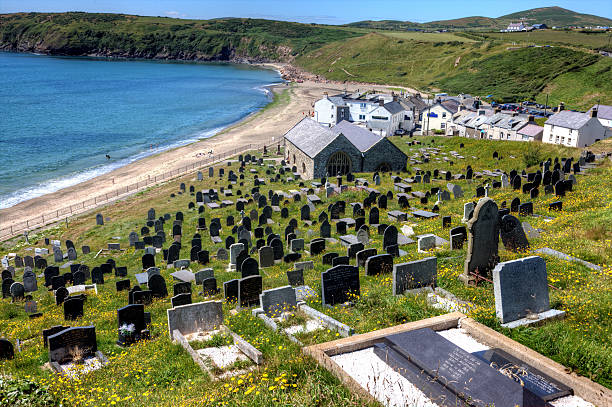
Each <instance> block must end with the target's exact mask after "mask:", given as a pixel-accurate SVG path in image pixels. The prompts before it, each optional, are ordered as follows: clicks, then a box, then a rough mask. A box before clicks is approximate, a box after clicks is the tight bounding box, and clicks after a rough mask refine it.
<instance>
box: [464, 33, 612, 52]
mask: <svg viewBox="0 0 612 407" xmlns="http://www.w3.org/2000/svg"><path fill="white" fill-rule="evenodd" d="M472 35H474V36H477V37H480V38H482V39H483V40H500V41H503V42H506V43H516V44H517V45H523V46H525V45H566V46H570V47H580V48H588V49H597V50H599V49H601V50H612V48H610V46H612V43H611V42H610V38H611V35H612V33H607V32H601V31H573V30H537V31H532V32H516V33H500V32H487V33H472Z"/></svg>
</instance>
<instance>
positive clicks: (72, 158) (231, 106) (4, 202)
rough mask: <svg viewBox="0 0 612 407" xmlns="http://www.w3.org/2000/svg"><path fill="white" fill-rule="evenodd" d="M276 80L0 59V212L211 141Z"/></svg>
mask: <svg viewBox="0 0 612 407" xmlns="http://www.w3.org/2000/svg"><path fill="white" fill-rule="evenodd" d="M278 82H280V77H279V75H278V73H277V72H275V71H271V70H264V69H256V68H253V67H249V66H243V65H230V64H198V63H170V62H154V61H125V60H105V59H89V58H62V57H49V56H40V55H30V54H15V53H4V52H0V163H1V164H0V208H6V207H10V206H12V205H15V204H16V203H19V202H21V201H24V200H27V199H30V198H34V197H36V196H40V195H43V194H46V193H49V192H54V191H57V190H58V189H61V188H65V187H67V186H70V185H74V184H77V183H79V182H82V181H85V180H87V179H91V178H93V177H95V176H98V175H100V174H104V173H106V172H109V171H111V170H113V169H115V168H118V167H120V166H123V165H126V164H128V163H130V162H133V161H135V160H137V159H139V158H142V157H145V156H147V155H150V154H153V153H156V152H159V151H161V150H164V149H168V148H172V147H176V146H179V145H183V144H187V143H189V142H192V141H195V140H198V139H201V138H205V137H210V136H212V135H214V134H215V133H216V132H218V131H219V130H221V129H222V128H224V127H226V126H228V125H229V124H231V123H234V122H236V121H238V120H240V119H242V118H243V117H245V116H247V115H248V114H250V113H252V112H254V111H256V110H258V109H260V108H262V107H263V106H265V105H266V104H267V103H269V102H270V97H269V94H268V92H267V91H266V90H265V89H264V88H263V86H265V85H268V84H271V83H278ZM107 154H108V155H110V157H111V158H110V160H108V159H107V158H106V155H107ZM84 198H86V197H84Z"/></svg>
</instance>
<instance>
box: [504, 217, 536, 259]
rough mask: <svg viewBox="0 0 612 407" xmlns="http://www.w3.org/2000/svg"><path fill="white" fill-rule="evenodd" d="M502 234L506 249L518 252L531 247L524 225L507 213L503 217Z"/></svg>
mask: <svg viewBox="0 0 612 407" xmlns="http://www.w3.org/2000/svg"><path fill="white" fill-rule="evenodd" d="M500 234H501V239H502V243H503V244H504V247H505V248H506V250H510V251H513V252H518V251H526V250H528V249H529V241H528V240H527V236H525V231H524V230H523V226H522V225H521V222H520V221H519V220H518V219H517V218H516V217H514V216H512V215H505V216H504V217H503V218H502V219H501V225H500Z"/></svg>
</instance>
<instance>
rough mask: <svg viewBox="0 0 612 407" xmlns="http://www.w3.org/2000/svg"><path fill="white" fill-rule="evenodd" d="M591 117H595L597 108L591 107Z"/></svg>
mask: <svg viewBox="0 0 612 407" xmlns="http://www.w3.org/2000/svg"><path fill="white" fill-rule="evenodd" d="M591 117H595V118H597V108H596V107H594V108H593V109H591Z"/></svg>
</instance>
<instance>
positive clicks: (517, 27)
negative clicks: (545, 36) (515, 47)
mask: <svg viewBox="0 0 612 407" xmlns="http://www.w3.org/2000/svg"><path fill="white" fill-rule="evenodd" d="M526 30H527V26H526V25H525V24H523V22H520V23H510V24H509V25H508V28H506V31H510V32H514V31H526Z"/></svg>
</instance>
